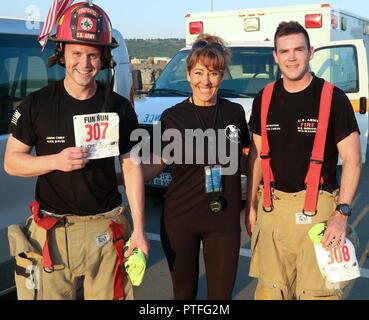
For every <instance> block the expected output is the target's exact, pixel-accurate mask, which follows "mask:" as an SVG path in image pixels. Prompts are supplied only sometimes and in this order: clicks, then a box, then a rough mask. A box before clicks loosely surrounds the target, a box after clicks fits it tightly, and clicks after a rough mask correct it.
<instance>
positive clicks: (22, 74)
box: [0, 34, 110, 134]
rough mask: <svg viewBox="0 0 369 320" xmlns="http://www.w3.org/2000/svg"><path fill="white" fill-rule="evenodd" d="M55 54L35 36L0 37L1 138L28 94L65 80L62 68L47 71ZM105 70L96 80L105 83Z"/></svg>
mask: <svg viewBox="0 0 369 320" xmlns="http://www.w3.org/2000/svg"><path fill="white" fill-rule="evenodd" d="M53 53H54V44H53V43H52V42H51V41H49V42H48V44H47V46H46V47H45V49H44V51H43V52H41V47H40V45H39V43H38V42H37V37H36V36H26V35H10V34H0V134H5V133H7V132H8V127H9V123H10V119H11V117H12V115H13V112H14V110H15V108H16V107H17V106H18V105H19V104H20V102H21V101H22V100H23V99H24V98H25V97H26V96H27V95H28V94H30V93H31V92H33V91H35V90H38V89H40V88H42V87H44V86H46V85H49V84H51V83H52V82H55V81H57V80H59V79H62V78H64V74H65V71H64V68H63V67H61V66H59V65H55V66H53V67H52V68H48V67H47V58H48V57H49V56H51V55H52V54H53ZM109 77H110V73H109V71H108V70H103V71H102V72H100V74H99V77H98V80H100V81H101V82H104V83H106V82H107V80H108V79H109Z"/></svg>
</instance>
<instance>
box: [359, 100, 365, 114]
mask: <svg viewBox="0 0 369 320" xmlns="http://www.w3.org/2000/svg"><path fill="white" fill-rule="evenodd" d="M359 112H360V114H365V113H366V97H361V98H360V109H359Z"/></svg>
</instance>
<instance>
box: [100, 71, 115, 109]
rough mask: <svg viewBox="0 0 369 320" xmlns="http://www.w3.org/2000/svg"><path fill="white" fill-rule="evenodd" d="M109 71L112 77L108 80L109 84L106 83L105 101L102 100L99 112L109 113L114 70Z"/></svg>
mask: <svg viewBox="0 0 369 320" xmlns="http://www.w3.org/2000/svg"><path fill="white" fill-rule="evenodd" d="M111 71H112V77H111V79H110V83H107V84H106V87H105V99H104V104H103V106H102V108H101V112H109V111H110V109H111V107H112V106H111V104H110V98H111V94H112V92H113V90H114V77H115V69H114V68H113V69H111Z"/></svg>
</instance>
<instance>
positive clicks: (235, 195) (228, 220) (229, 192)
mask: <svg viewBox="0 0 369 320" xmlns="http://www.w3.org/2000/svg"><path fill="white" fill-rule="evenodd" d="M217 108H218V116H217V117H216V113H217ZM196 110H197V111H196ZM197 112H198V113H197ZM215 119H216V122H215V121H214V120H215ZM161 124H162V127H163V130H165V129H177V130H179V131H180V132H181V133H182V135H181V136H182V141H181V142H182V150H183V152H182V160H185V158H186V152H185V149H186V144H185V130H186V129H197V130H201V131H202V132H204V131H205V130H206V129H208V128H211V129H213V128H215V129H223V130H222V131H220V133H219V132H218V130H217V134H220V135H223V136H222V137H223V138H224V140H223V141H225V144H223V147H224V145H225V146H226V149H227V155H228V156H229V155H230V153H229V152H230V143H237V146H236V148H233V150H235V149H236V150H237V151H236V154H233V155H232V156H233V157H234V158H233V159H236V161H234V162H237V170H236V173H234V174H232V175H225V176H223V177H222V186H223V197H224V199H225V200H226V208H225V209H224V210H222V211H221V212H219V213H212V212H211V211H210V210H209V199H210V198H211V196H209V195H208V194H206V193H205V175H204V166H206V164H207V163H209V161H210V160H209V159H208V157H207V155H208V150H209V145H208V143H207V142H208V140H207V139H205V142H206V143H205V144H204V145H201V143H200V142H199V141H198V140H196V143H195V144H194V148H193V149H194V157H193V158H194V159H196V156H197V153H199V152H203V153H204V154H205V156H204V162H203V164H181V163H174V164H173V170H172V181H171V183H170V185H169V187H168V191H167V193H166V201H165V210H164V222H165V224H166V225H167V226H169V225H170V226H176V227H181V228H192V229H195V230H200V231H215V232H233V231H239V230H240V210H241V183H240V168H239V167H240V166H239V162H240V158H241V154H242V148H244V147H247V146H248V145H249V144H250V137H249V132H248V128H247V123H246V120H245V112H244V109H243V108H242V106H241V105H239V104H236V103H232V102H230V101H228V100H225V99H219V100H218V104H217V106H210V107H198V106H195V105H194V104H192V103H191V102H190V101H189V99H187V100H185V101H183V102H181V103H179V104H177V105H175V106H174V107H172V108H170V109H167V110H166V111H165V112H164V113H163V114H162V117H161ZM214 124H215V125H214ZM232 125H233V126H232ZM227 127H228V130H224V129H226V128H227ZM230 127H232V128H233V129H235V130H233V131H234V132H235V131H237V132H238V137H239V139H234V140H233V141H234V142H232V141H231V140H230V139H228V138H227V137H226V136H225V134H226V133H227V134H228V135H229V128H230ZM237 129H239V130H237ZM223 138H221V139H223ZM221 139H219V136H217V138H216V139H215V140H216V143H215V144H216V145H217V141H219V140H221ZM167 145H168V143H164V144H163V148H165V146H167ZM223 147H222V148H223ZM196 149H197V152H196ZM187 150H188V149H187ZM204 150H205V152H204ZM188 153H189V152H187V156H188ZM210 154H211V153H210ZM216 154H218V149H217V148H216ZM220 160H221V159H220V158H218V157H217V159H216V161H217V163H219V161H220ZM182 163H183V161H182ZM223 163H224V162H223ZM225 167H227V165H226V166H225Z"/></svg>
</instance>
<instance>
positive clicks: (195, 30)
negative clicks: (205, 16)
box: [190, 21, 204, 34]
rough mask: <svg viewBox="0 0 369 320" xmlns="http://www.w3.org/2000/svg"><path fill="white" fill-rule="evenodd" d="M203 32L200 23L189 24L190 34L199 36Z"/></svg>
mask: <svg viewBox="0 0 369 320" xmlns="http://www.w3.org/2000/svg"><path fill="white" fill-rule="evenodd" d="M203 30H204V26H203V24H202V21H193V22H190V34H200V33H202V32H203Z"/></svg>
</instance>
